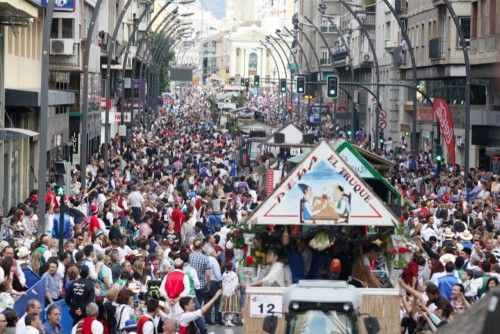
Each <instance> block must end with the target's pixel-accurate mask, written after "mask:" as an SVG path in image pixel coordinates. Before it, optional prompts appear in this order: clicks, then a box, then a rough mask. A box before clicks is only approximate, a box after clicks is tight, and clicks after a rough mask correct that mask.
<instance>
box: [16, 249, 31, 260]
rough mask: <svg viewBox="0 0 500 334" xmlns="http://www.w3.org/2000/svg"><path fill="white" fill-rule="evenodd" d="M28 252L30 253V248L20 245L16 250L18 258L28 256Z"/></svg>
mask: <svg viewBox="0 0 500 334" xmlns="http://www.w3.org/2000/svg"><path fill="white" fill-rule="evenodd" d="M30 254H31V252H30V250H29V249H28V248H27V247H24V246H22V247H20V248H19V250H18V251H17V256H18V257H19V258H23V257H26V256H28V255H30Z"/></svg>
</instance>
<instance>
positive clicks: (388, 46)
mask: <svg viewBox="0 0 500 334" xmlns="http://www.w3.org/2000/svg"><path fill="white" fill-rule="evenodd" d="M397 47H398V43H397V42H396V41H391V40H387V41H385V43H384V48H385V50H386V51H387V52H390V53H392V52H393V51H394V50H395V49H396V48H397Z"/></svg>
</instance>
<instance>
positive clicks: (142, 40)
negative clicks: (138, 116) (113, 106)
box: [121, 0, 178, 124]
mask: <svg viewBox="0 0 500 334" xmlns="http://www.w3.org/2000/svg"><path fill="white" fill-rule="evenodd" d="M171 3H173V0H169V1H167V2H166V3H165V4H164V5H163V6H162V7H161V8H160V10H158V12H157V13H156V14H155V16H153V18H152V19H151V21H150V22H149V23H148V25H147V26H146V29H145V30H144V34H143V35H142V36H141V38H140V39H139V42H138V45H137V51H136V54H135V56H134V58H133V59H132V76H131V86H130V91H131V95H132V96H134V91H135V88H134V84H133V83H132V79H133V78H134V74H135V69H136V67H137V61H138V59H139V57H138V56H139V53H140V51H141V48H142V44H143V43H144V41H145V40H146V38H147V36H148V33H149V31H150V29H151V28H152V27H153V24H154V23H155V22H156V20H157V19H158V17H160V15H161V14H162V13H163V11H165V10H166V9H167V7H168V6H169V5H170V4H171ZM177 12H178V7H176V8H174V10H172V12H170V13H169V14H168V15H167V16H166V17H165V18H164V19H163V21H162V22H161V23H160V24H159V25H158V27H156V30H155V31H157V30H158V29H159V28H160V27H161V26H162V24H163V22H165V21H167V20H168V19H170V18H171V15H177ZM137 28H138V26H137ZM128 52H129V49H127V51H126V54H125V59H127V57H128ZM124 65H125V62H124ZM122 71H123V77H125V66H123V68H122ZM140 87H141V83H140V82H139V90H140V89H141V88H140ZM139 96H140V94H139ZM132 104H133V103H132ZM124 110H125V109H124V108H123V107H122V111H121V113H122V117H121V122H122V124H124V122H125V117H124ZM133 119H134V106H133V105H132V110H131V111H130V123H132V121H133Z"/></svg>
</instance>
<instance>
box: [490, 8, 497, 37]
mask: <svg viewBox="0 0 500 334" xmlns="http://www.w3.org/2000/svg"><path fill="white" fill-rule="evenodd" d="M496 22H497V0H490V36H494V35H495V32H496V31H495V24H496Z"/></svg>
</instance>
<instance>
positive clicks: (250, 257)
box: [245, 256, 255, 266]
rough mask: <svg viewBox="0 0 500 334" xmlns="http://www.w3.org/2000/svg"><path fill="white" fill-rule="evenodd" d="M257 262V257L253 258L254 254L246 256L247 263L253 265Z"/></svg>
mask: <svg viewBox="0 0 500 334" xmlns="http://www.w3.org/2000/svg"><path fill="white" fill-rule="evenodd" d="M254 262H255V259H254V258H253V256H247V257H246V258H245V264H247V265H249V266H251V265H252V264H254Z"/></svg>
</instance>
